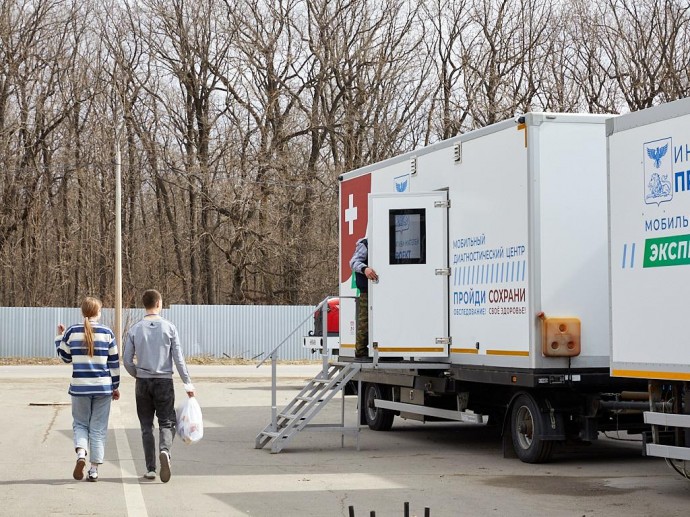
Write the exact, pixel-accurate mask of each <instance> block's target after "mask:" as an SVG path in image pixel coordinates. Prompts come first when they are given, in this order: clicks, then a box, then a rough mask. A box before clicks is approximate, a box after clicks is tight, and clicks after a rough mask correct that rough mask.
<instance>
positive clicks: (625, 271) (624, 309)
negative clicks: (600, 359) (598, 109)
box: [606, 99, 690, 477]
mask: <svg viewBox="0 0 690 517" xmlns="http://www.w3.org/2000/svg"><path fill="white" fill-rule="evenodd" d="M606 125H607V140H608V185H609V187H608V188H609V225H610V252H609V257H610V270H611V309H610V313H611V375H612V376H614V377H621V378H623V377H627V378H639V379H648V380H649V405H650V408H649V409H650V410H649V411H647V412H645V413H644V421H645V422H646V423H648V424H651V425H652V433H651V434H652V442H651V443H647V444H646V453H647V455H649V456H659V457H663V458H667V459H670V460H679V461H689V460H690V399H689V397H690V384H688V381H690V334H689V333H688V330H687V328H686V326H685V319H686V318H687V314H688V307H687V305H688V304H687V296H686V293H685V288H686V287H687V286H688V285H689V284H690V223H689V221H690V99H682V100H678V101H675V102H671V103H668V104H663V105H660V106H657V107H653V108H649V109H646V110H642V111H638V112H635V113H630V114H627V115H622V116H620V117H618V118H615V119H611V120H610V121H608V122H607V124H606ZM669 464H670V465H671V466H673V467H674V468H675V469H676V470H677V471H678V472H679V473H681V474H682V475H684V476H685V477H687V470H686V468H685V467H682V468H680V467H677V466H675V464H674V463H673V462H669Z"/></svg>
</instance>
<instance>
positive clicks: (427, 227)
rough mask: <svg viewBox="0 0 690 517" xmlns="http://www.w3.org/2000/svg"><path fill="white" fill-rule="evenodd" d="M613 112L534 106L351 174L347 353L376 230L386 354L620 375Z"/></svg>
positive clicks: (346, 190)
mask: <svg viewBox="0 0 690 517" xmlns="http://www.w3.org/2000/svg"><path fill="white" fill-rule="evenodd" d="M606 118H608V117H607V116H604V115H571V114H553V113H530V114H527V115H525V116H523V117H520V119H519V120H508V121H505V122H501V123H498V124H494V125H492V126H489V127H486V128H483V129H479V130H477V131H473V132H470V133H467V134H464V135H460V136H458V137H456V138H453V139H451V140H447V141H444V142H440V143H438V144H436V145H432V146H429V147H427V148H424V149H421V150H418V151H415V152H413V153H408V154H406V155H402V156H399V157H396V158H393V159H390V160H387V161H384V162H381V163H378V164H374V165H371V166H368V167H364V168H361V169H358V170H355V171H352V172H350V173H347V174H345V175H343V176H342V178H341V179H342V184H341V195H340V218H341V235H340V242H341V256H340V299H341V343H340V355H341V356H348V355H352V352H353V350H354V343H355V321H354V319H355V318H354V314H355V310H354V308H353V306H354V303H355V302H354V300H355V298H356V296H357V290H356V287H355V285H354V282H353V279H352V271H351V270H350V267H349V260H350V258H351V256H352V253H353V251H354V248H355V243H356V241H357V239H359V238H360V237H363V236H364V235H365V233H366V232H367V230H368V231H369V253H370V255H369V263H370V265H372V267H373V268H374V269H376V271H377V272H378V275H379V278H380V280H379V282H378V283H375V284H373V283H372V284H371V285H370V288H369V302H370V303H369V311H370V318H369V320H370V329H371V331H370V336H369V339H370V349H371V348H372V347H374V346H376V349H377V352H378V355H379V356H381V357H403V358H408V359H413V360H429V358H433V360H434V361H438V362H448V363H452V364H458V365H470V366H477V367H492V368H493V367H498V368H501V367H510V368H524V369H532V370H534V369H547V370H548V369H563V370H570V371H575V370H577V369H588V368H597V369H606V370H607V369H608V367H609V348H610V347H609V318H608V287H609V278H608V261H607V250H608V239H607V217H606V214H607V195H606V134H605V124H604V122H605V120H606ZM571 380H573V381H577V380H579V378H578V377H577V376H575V377H573V379H571Z"/></svg>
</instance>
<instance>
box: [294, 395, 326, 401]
mask: <svg viewBox="0 0 690 517" xmlns="http://www.w3.org/2000/svg"><path fill="white" fill-rule="evenodd" d="M295 398H296V399H297V400H301V401H302V402H311V401H313V400H316V397H301V396H300V397H295ZM318 400H319V402H323V399H318Z"/></svg>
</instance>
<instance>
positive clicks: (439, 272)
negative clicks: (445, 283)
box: [434, 267, 450, 276]
mask: <svg viewBox="0 0 690 517" xmlns="http://www.w3.org/2000/svg"><path fill="white" fill-rule="evenodd" d="M434 273H435V274H436V275H439V276H450V268H449V267H440V268H437V269H435V270H434Z"/></svg>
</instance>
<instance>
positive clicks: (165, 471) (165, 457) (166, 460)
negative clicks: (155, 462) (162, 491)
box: [159, 451, 172, 483]
mask: <svg viewBox="0 0 690 517" xmlns="http://www.w3.org/2000/svg"><path fill="white" fill-rule="evenodd" d="M159 459H160V461H161V472H160V475H161V481H162V482H163V483H167V482H168V481H170V476H171V475H172V472H170V454H169V453H168V451H161V453H160V456H159Z"/></svg>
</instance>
